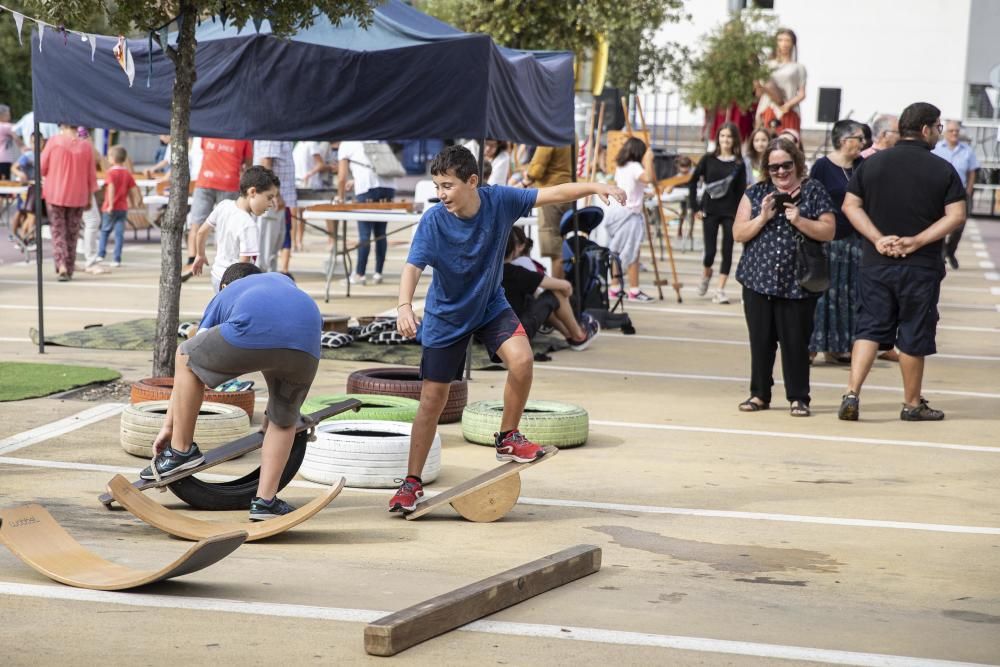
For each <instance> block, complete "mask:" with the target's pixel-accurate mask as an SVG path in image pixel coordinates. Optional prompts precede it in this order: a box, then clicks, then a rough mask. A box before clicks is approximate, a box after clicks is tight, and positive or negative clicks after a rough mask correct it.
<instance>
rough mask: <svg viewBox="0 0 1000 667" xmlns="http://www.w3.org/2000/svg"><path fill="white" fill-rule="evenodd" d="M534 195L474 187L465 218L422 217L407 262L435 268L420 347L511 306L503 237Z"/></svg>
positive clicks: (445, 342) (435, 211)
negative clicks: (472, 210) (472, 211)
mask: <svg viewBox="0 0 1000 667" xmlns="http://www.w3.org/2000/svg"><path fill="white" fill-rule="evenodd" d="M537 196H538V191H537V190H535V189H521V188H508V187H506V186H501V185H491V186H486V187H482V188H479V202H480V204H479V211H477V212H476V215H475V216H473V217H472V218H469V219H468V220H466V219H463V218H459V217H458V216H457V215H454V214H452V213H449V212H448V209H446V208H445V207H444V206H443V205H441V204H437V205H436V206H434V207H433V208H431V209H429V210H427V211H425V212H424V214H423V216H421V218H420V226H419V227H418V228H417V233H416V235H415V236H414V237H413V243H412V245H411V246H410V254H409V256H408V257H407V258H406V262H407V264H412V265H414V266H416V267H418V268H420V269H423V268H424V267H426V266H430V267H433V268H434V277H433V278H432V279H431V286H430V288H429V289H428V291H427V302H426V305H425V307H424V319H423V321H422V323H421V325H420V342H421V344H422V345H423V346H424V347H437V348H441V347H448V346H449V345H451V344H452V343H455V342H457V341H458V340H460V339H461V338H462V337H464V336H467V335H469V334H470V333H472V332H474V331H475V330H476V329H479V328H480V327H482V326H483V325H484V324H486V323H487V322H489V321H490V320H492V319H494V318H496V317H497V316H498V315H500V313H502V312H503V311H504V310H506V309H507V308H510V304H508V303H507V297H505V296H504V293H503V286H502V285H501V281H502V279H503V258H504V253H505V251H506V249H507V236H508V234H510V230H511V228H512V227H513V226H514V223H515V222H517V221H518V220H519V219H520V218H523V217H525V216H527V215H528V214H530V213H531V209H532V207H533V206H534V205H535V199H536V197H537ZM227 289H228V288H227Z"/></svg>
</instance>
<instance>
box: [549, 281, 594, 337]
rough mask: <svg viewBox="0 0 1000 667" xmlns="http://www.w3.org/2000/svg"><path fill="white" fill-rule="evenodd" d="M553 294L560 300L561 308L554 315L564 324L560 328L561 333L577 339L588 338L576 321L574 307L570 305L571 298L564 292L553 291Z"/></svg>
mask: <svg viewBox="0 0 1000 667" xmlns="http://www.w3.org/2000/svg"><path fill="white" fill-rule="evenodd" d="M553 294H555V295H556V298H557V299H558V300H559V308H557V309H556V311H555V312H554V313H552V315H553V316H554V317H555V318H556V319H558V320H559V322H560V323H561V324H562V328H560V329H559V331H560V333H562V334H563V335H564V336H566V337H567V338H570V339H572V340H576V341H579V340H583V339H584V338H586V337H587V334H586V333H585V332H584V331H583V329H581V328H580V323H579V322H577V321H576V316H575V315H574V314H573V307H572V306H570V305H569V298H568V297H567V296H566V295H565V294H563V293H562V292H553ZM563 329H565V331H563Z"/></svg>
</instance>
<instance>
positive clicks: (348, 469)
mask: <svg viewBox="0 0 1000 667" xmlns="http://www.w3.org/2000/svg"><path fill="white" fill-rule="evenodd" d="M411 427H412V424H409V423H406V422H394V421H375V420H346V421H334V422H324V423H322V424H320V425H319V426H318V427H316V440H314V441H313V442H310V443H309V445H308V447H306V455H305V458H304V459H303V460H302V467H301V468H299V474H300V475H302V477H304V478H305V479H308V480H309V481H311V482H319V483H321V484H334V483H336V482H337V481H339V480H340V478H341V477H345V478H347V486H352V487H358V488H367V489H394V488H396V487H397V486H398V485H399V482H398V481H397V480H399V479H402V478H404V477H406V467H407V462H408V459H409V453H410V428H411ZM440 472H441V436H439V435H438V434H436V433H435V434H434V441H433V443H432V444H431V450H430V453H429V454H428V456H427V462H426V463H425V464H424V469H423V471H422V473H421V475H420V477H421V479H422V480H423V481H424V483H425V484H429V483H430V482H433V481H434V480H435V479H437V476H438V473H440Z"/></svg>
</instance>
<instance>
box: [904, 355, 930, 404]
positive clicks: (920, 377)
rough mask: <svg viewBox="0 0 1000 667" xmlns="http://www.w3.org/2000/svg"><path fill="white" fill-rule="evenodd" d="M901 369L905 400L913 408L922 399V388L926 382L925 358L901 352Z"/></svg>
mask: <svg viewBox="0 0 1000 667" xmlns="http://www.w3.org/2000/svg"><path fill="white" fill-rule="evenodd" d="M899 370H900V372H902V374H903V400H904V401H906V405H908V406H909V407H911V408H912V407H914V406H916V405H917V403H918V402H919V401H920V390H921V387H922V386H923V382H924V358H923V357H914V356H913V355H910V354H906V353H904V352H900V353H899Z"/></svg>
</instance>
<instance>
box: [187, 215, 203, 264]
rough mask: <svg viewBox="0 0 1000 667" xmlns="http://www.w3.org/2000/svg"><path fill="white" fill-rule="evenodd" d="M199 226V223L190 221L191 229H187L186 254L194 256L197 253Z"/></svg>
mask: <svg viewBox="0 0 1000 667" xmlns="http://www.w3.org/2000/svg"><path fill="white" fill-rule="evenodd" d="M199 227H201V225H199V224H195V223H193V222H192V223H191V229H189V230H188V239H187V240H188V245H187V252H188V255H190V256H194V255H197V254H198V250H197V249H198V228H199Z"/></svg>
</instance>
